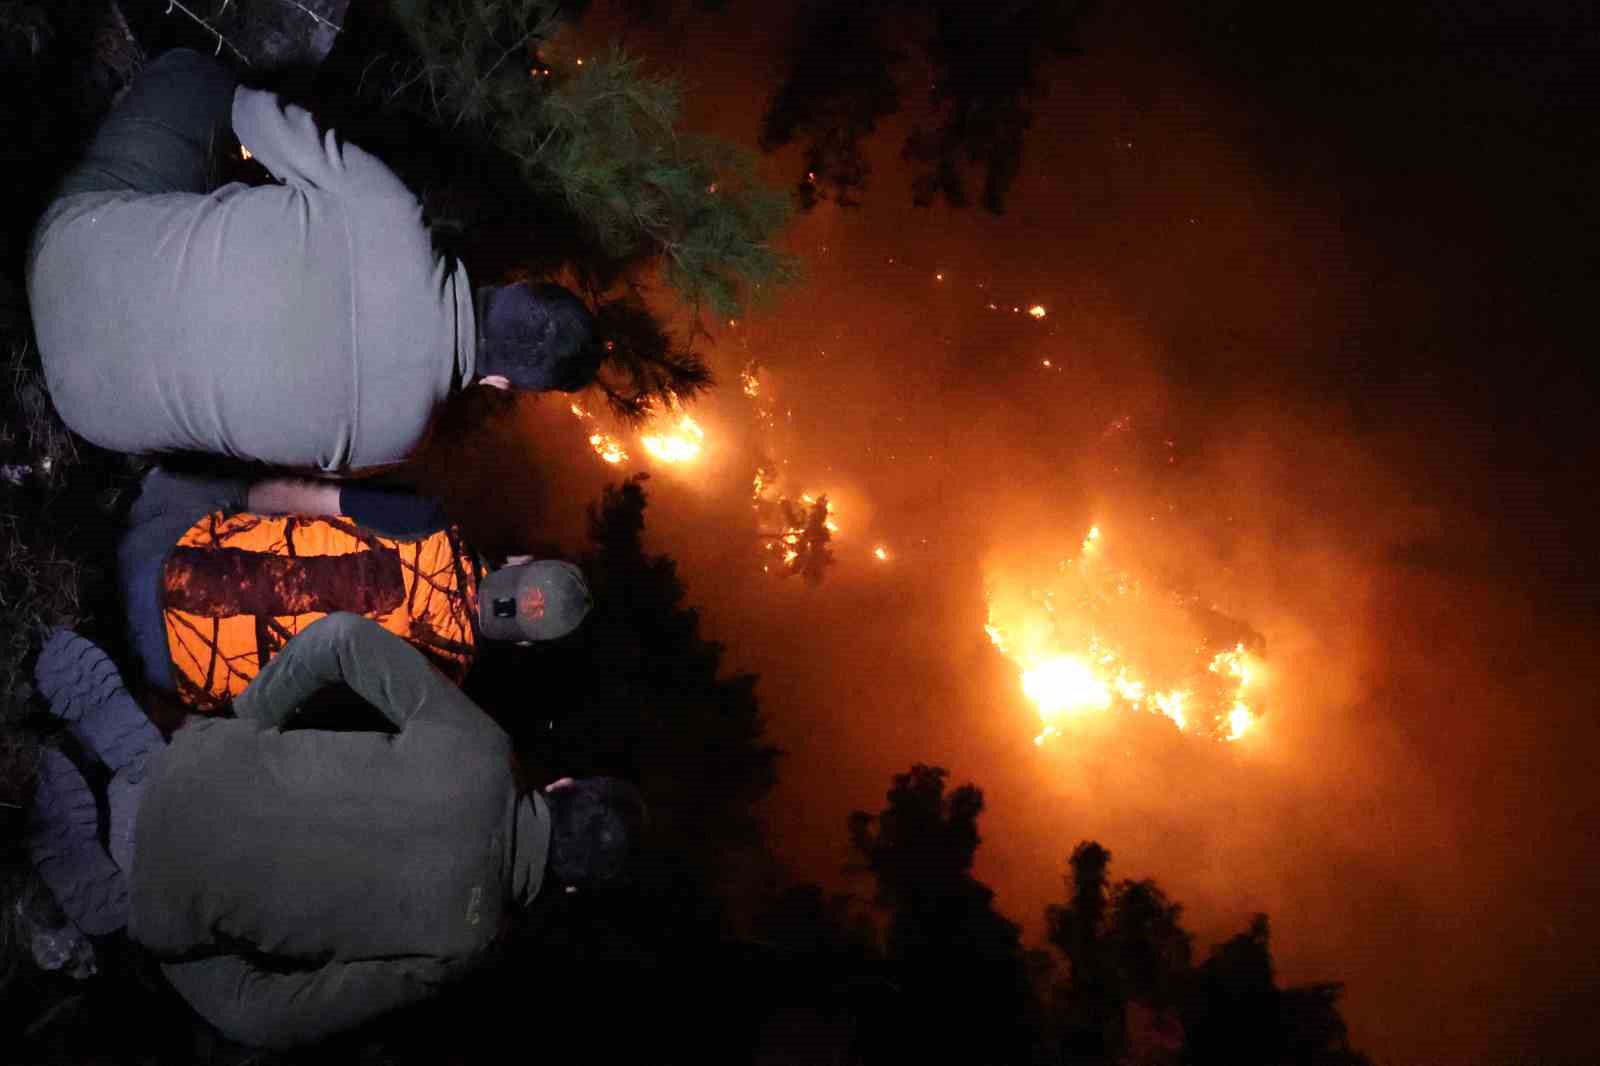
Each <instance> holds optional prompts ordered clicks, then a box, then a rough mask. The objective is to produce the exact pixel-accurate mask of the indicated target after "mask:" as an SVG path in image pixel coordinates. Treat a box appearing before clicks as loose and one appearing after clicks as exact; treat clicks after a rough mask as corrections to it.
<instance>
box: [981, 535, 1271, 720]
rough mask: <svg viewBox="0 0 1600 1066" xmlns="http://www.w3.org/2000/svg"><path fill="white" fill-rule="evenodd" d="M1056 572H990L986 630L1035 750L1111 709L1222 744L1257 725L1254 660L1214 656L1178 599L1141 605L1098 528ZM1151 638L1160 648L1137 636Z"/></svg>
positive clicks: (1228, 649) (1238, 654)
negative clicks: (1006, 662) (1031, 722)
mask: <svg viewBox="0 0 1600 1066" xmlns="http://www.w3.org/2000/svg"><path fill="white" fill-rule="evenodd" d="M1055 569H1056V572H1055V573H1054V574H1053V575H1051V576H1050V577H1049V578H1048V579H1047V580H1044V581H1040V582H1037V583H1029V582H1027V581H1026V580H1025V579H1023V578H1022V576H1021V575H1019V574H1010V573H1003V574H1000V575H994V576H993V579H992V580H991V582H990V587H989V619H988V624H987V625H986V626H985V627H984V629H985V631H986V632H987V633H988V634H989V639H990V640H991V641H993V643H994V645H995V647H997V648H999V649H1000V651H1001V652H1002V653H1003V654H1004V655H1005V656H1006V657H1007V658H1008V659H1010V660H1011V661H1012V662H1014V663H1015V664H1016V665H1017V666H1018V667H1019V668H1020V669H1021V671H1022V678H1021V685H1022V692H1023V694H1024V695H1025V696H1027V698H1028V700H1029V702H1031V703H1032V704H1033V705H1034V708H1035V710H1036V711H1037V712H1038V714H1039V719H1040V722H1041V725H1042V728H1041V730H1040V732H1039V734H1038V736H1037V737H1035V738H1034V742H1035V743H1037V744H1043V743H1044V742H1045V741H1046V740H1047V739H1049V738H1050V737H1052V736H1057V735H1060V734H1061V733H1063V732H1064V731H1065V730H1066V729H1068V728H1070V726H1071V724H1072V723H1073V721H1074V720H1076V719H1079V718H1081V717H1082V716H1084V715H1092V714H1102V713H1106V712H1109V711H1113V710H1129V711H1143V712H1146V713H1149V714H1155V715H1160V716H1161V717H1163V718H1166V719H1167V720H1168V721H1170V722H1171V723H1172V724H1173V726H1175V727H1176V728H1177V729H1178V730H1179V731H1181V732H1185V733H1190V734H1193V735H1196V736H1204V737H1209V738H1212V739H1216V740H1225V741H1233V740H1238V739H1239V738H1240V737H1242V736H1244V735H1245V734H1246V733H1247V732H1249V731H1250V729H1251V728H1252V727H1253V726H1254V725H1255V724H1256V719H1257V714H1258V708H1257V706H1256V703H1257V701H1258V695H1257V693H1256V692H1255V688H1256V687H1257V686H1258V684H1259V680H1260V673H1261V670H1260V663H1259V659H1258V658H1257V657H1256V656H1254V655H1252V654H1251V653H1250V652H1249V651H1247V650H1246V647H1245V644H1244V643H1243V642H1234V643H1233V644H1231V646H1230V645H1222V646H1221V647H1220V650H1219V646H1218V645H1217V644H1216V643H1214V642H1212V641H1211V640H1209V639H1208V637H1207V634H1205V633H1204V632H1203V631H1202V630H1203V627H1202V626H1200V625H1199V624H1198V623H1197V622H1195V620H1194V617H1193V615H1194V612H1192V611H1187V610H1186V609H1185V608H1184V607H1183V606H1182V605H1181V604H1180V603H1179V602H1178V600H1177V598H1176V597H1173V596H1170V595H1169V596H1151V597H1148V598H1147V597H1146V596H1145V595H1144V594H1143V589H1142V587H1141V584H1140V582H1139V581H1138V580H1136V579H1135V578H1133V577H1132V576H1131V575H1130V574H1128V573H1126V572H1124V571H1122V570H1119V569H1116V568H1114V567H1112V566H1111V565H1110V564H1109V563H1107V562H1106V560H1105V559H1104V546H1103V543H1102V537H1101V531H1100V529H1099V528H1098V527H1096V528H1094V529H1091V530H1090V531H1089V534H1088V535H1087V536H1086V537H1085V538H1084V540H1083V543H1082V546H1081V548H1080V549H1079V552H1078V555H1077V557H1076V558H1074V559H1067V560H1062V561H1061V562H1060V564H1059V565H1058V566H1057V567H1056V568H1055ZM1207 613H1208V614H1210V615H1211V616H1212V617H1220V616H1218V615H1216V614H1215V612H1207ZM1152 633H1159V634H1161V635H1162V636H1163V637H1165V638H1167V639H1166V641H1165V643H1166V646H1165V647H1160V646H1158V645H1159V644H1160V643H1161V641H1158V640H1154V639H1140V638H1141V635H1144V636H1145V637H1146V638H1148V635H1149V634H1152ZM1174 642H1176V647H1174ZM1141 653H1142V654H1141Z"/></svg>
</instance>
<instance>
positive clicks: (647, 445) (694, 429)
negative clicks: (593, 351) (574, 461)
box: [569, 404, 706, 466]
mask: <svg viewBox="0 0 1600 1066" xmlns="http://www.w3.org/2000/svg"><path fill="white" fill-rule="evenodd" d="M569 410H571V411H572V414H573V417H575V418H577V419H578V420H579V421H580V422H582V423H583V424H584V425H585V427H587V428H588V430H589V447H590V449H591V450H593V452H594V453H595V455H597V456H599V457H600V459H601V460H602V461H604V462H606V463H609V464H611V465H612V466H618V465H620V464H622V463H626V462H628V461H629V458H630V456H629V454H628V449H627V446H626V445H624V444H623V443H622V441H621V440H619V439H618V438H617V437H616V436H614V435H613V434H610V433H607V432H606V431H605V430H603V429H601V428H600V426H599V420H598V419H597V418H596V417H595V416H594V415H593V414H591V413H590V412H589V411H588V410H586V409H585V408H584V407H583V406H582V405H580V404H572V405H571V406H570V408H569ZM705 440H706V431H705V429H704V428H703V427H702V426H701V425H700V423H698V422H696V421H695V420H694V419H693V418H691V417H690V416H688V415H686V414H683V413H681V412H674V413H673V416H668V417H658V418H656V419H654V420H653V421H652V422H651V423H650V424H649V425H647V426H646V427H645V429H644V431H643V432H641V433H640V435H639V444H640V446H641V447H642V448H643V449H644V451H645V453H646V454H648V455H649V456H650V457H651V458H652V459H654V460H656V461H657V462H660V463H666V464H667V465H669V466H682V465H687V464H690V463H693V462H694V461H695V460H697V459H699V458H700V456H701V454H702V453H703V452H704V451H705Z"/></svg>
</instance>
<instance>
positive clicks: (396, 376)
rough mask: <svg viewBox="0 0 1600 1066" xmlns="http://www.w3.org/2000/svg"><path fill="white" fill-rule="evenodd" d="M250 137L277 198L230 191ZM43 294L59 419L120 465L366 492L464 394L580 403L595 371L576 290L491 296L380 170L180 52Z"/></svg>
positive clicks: (44, 261)
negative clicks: (200, 458) (557, 394)
mask: <svg viewBox="0 0 1600 1066" xmlns="http://www.w3.org/2000/svg"><path fill="white" fill-rule="evenodd" d="M235 135H237V137H238V139H239V141H240V143H242V144H243V145H244V147H245V148H246V149H248V151H249V152H250V153H251V154H252V155H253V156H254V158H255V159H257V160H259V161H260V162H261V163H262V164H263V165H264V166H265V167H266V168H267V169H268V170H269V171H271V173H272V174H273V175H274V176H275V177H276V178H277V179H278V181H277V183H275V184H267V185H261V186H254V187H253V186H249V185H245V184H241V183H231V184H228V185H224V186H222V187H221V188H217V187H216V179H215V171H216V161H217V158H218V155H217V153H218V152H219V151H220V150H222V148H223V147H224V146H226V145H228V144H231V143H232V139H233V137H234V136H235ZM27 281H28V295H29V301H30V305H31V307H32V312H33V321H34V327H35V332H36V334H37V337H38V342H39V351H40V355H41V358H42V360H43V363H44V372H45V379H46V381H47V383H48V385H49V387H50V392H51V396H52V398H53V399H54V400H55V404H56V407H57V408H58V410H59V411H60V412H61V416H62V418H63V419H64V420H65V421H66V423H67V425H68V426H70V427H71V428H72V429H73V430H74V431H75V432H77V433H78V434H80V435H82V436H83V437H86V438H87V439H89V440H90V441H92V442H94V443H95V444H98V445H100V446H102V447H105V448H110V449H112V450H115V451H122V452H132V453H150V452H167V451H195V452H207V453H212V454H217V455H224V456H228V457H232V458H235V459H241V460H255V461H259V462H263V463H267V464H270V465H273V466H279V467H287V468H292V469H298V470H304V471H315V472H320V473H322V474H328V475H346V474H355V473H361V472H370V471H373V470H376V469H381V468H384V467H390V466H395V465H398V464H400V463H403V462H404V461H405V460H406V459H407V457H409V456H410V455H412V454H413V453H414V452H415V451H416V450H417V448H418V447H419V446H420V445H421V444H422V442H423V441H424V439H425V438H426V436H427V434H428V431H429V427H430V425H431V423H432V422H433V420H434V417H435V415H436V413H437V412H438V410H439V407H440V405H441V404H442V403H443V402H444V401H445V400H447V399H448V398H449V397H450V396H451V395H452V394H454V393H456V392H458V391H460V390H461V389H464V388H467V387H469V386H472V385H474V384H484V385H492V386H496V387H499V388H518V389H530V390H543V389H561V390H565V391H574V390H576V389H579V388H582V387H584V386H585V385H587V384H589V383H590V382H591V381H592V380H593V379H594V376H595V373H596V372H597V370H598V368H599V362H600V351H601V349H600V346H599V345H598V344H596V343H595V341H594V337H593V322H592V319H591V317H590V315H589V312H588V311H587V309H586V308H585V307H584V306H583V304H582V302H581V301H579V300H578V298H577V297H576V296H574V295H573V294H572V293H571V292H568V291H567V290H566V289H563V288H561V287H560V286H557V285H550V284H545V285H538V286H534V285H529V284H525V283H516V284H511V285H503V286H487V287H483V288H479V289H477V290H474V289H473V287H472V285H471V284H470V282H469V280H468V278H467V274H466V271H465V269H464V268H463V267H462V266H461V265H459V264H455V263H452V262H450V261H449V260H447V259H446V258H445V257H443V256H441V255H440V254H438V253H437V252H435V250H434V248H433V245H432V242H431V240H430V238H429V234H428V231H427V229H426V227H425V225H424V223H423V219H422V205H421V203H420V202H419V200H418V199H417V197H416V195H415V194H414V193H412V191H411V190H410V189H408V188H407V187H406V186H405V184H404V183H402V182H401V180H400V179H399V178H398V177H396V176H395V174H394V173H393V172H392V171H391V170H390V169H389V168H388V167H387V166H385V165H384V164H383V163H382V162H381V161H379V160H378V159H376V158H375V157H373V156H372V155H370V154H368V153H367V152H364V151H362V150H361V149H360V148H357V147H355V146H354V145H351V144H348V143H344V142H342V141H340V140H339V138H338V137H337V136H336V135H335V134H334V133H332V132H331V131H324V130H321V129H319V128H318V126H317V124H316V123H315V122H314V121H313V119H312V117H311V115H309V114H308V113H307V112H305V111H304V110H302V109H300V108H298V107H294V106H290V105H286V104H285V103H284V102H283V101H281V100H280V99H279V98H278V97H277V96H276V95H274V94H273V93H270V92H262V91H258V90H254V89H250V88H245V87H242V86H237V85H236V81H235V76H234V74H233V73H232V72H231V71H230V70H228V69H227V68H226V67H224V66H223V65H222V64H220V63H219V62H217V61H216V60H215V59H212V58H211V57H209V56H204V55H201V54H199V53H197V52H193V51H188V50H182V49H177V50H173V51H170V52H167V53H165V54H164V55H162V56H161V57H160V58H158V59H156V60H155V61H153V62H152V63H150V64H149V65H148V66H147V67H146V68H145V70H144V71H143V73H142V74H141V75H140V76H139V78H138V80H137V81H135V82H134V84H133V85H132V86H131V88H130V90H129V92H128V94H127V96H126V97H125V98H124V99H123V100H122V101H121V102H120V103H118V104H117V106H116V107H115V108H114V109H113V110H112V112H111V114H110V115H109V116H108V117H107V118H106V120H105V122H104V124H103V125H102V126H101V128H100V130H99V131H98V133H97V134H96V135H95V137H94V139H93V141H92V143H91V144H90V146H89V148H88V151H87V154H86V156H85V158H84V160H83V161H82V163H81V164H80V165H79V166H78V167H77V168H76V169H75V170H74V171H72V172H71V173H70V174H69V175H68V176H67V178H66V179H65V181H64V182H63V184H62V186H61V188H60V190H59V191H58V194H57V196H56V198H55V200H54V202H53V203H52V204H51V205H50V207H49V208H48V209H47V211H46V212H45V214H44V216H43V217H42V218H41V220H40V222H39V224H38V225H37V226H36V228H35V230H34V236H33V240H32V244H31V247H30V249H29V255H28V263H27Z"/></svg>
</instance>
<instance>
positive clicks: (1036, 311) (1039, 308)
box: [1028, 304, 1050, 318]
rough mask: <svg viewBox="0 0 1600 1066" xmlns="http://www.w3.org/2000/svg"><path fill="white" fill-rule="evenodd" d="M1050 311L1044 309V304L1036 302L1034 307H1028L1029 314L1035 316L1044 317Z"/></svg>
mask: <svg viewBox="0 0 1600 1066" xmlns="http://www.w3.org/2000/svg"><path fill="white" fill-rule="evenodd" d="M1049 313H1050V312H1048V311H1046V310H1045V309H1044V304H1034V305H1033V306H1032V307H1030V308H1028V314H1030V315H1032V316H1033V317H1034V318H1043V317H1044V316H1045V315H1047V314H1049Z"/></svg>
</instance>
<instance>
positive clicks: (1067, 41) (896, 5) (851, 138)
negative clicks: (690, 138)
mask: <svg viewBox="0 0 1600 1066" xmlns="http://www.w3.org/2000/svg"><path fill="white" fill-rule="evenodd" d="M1088 7H1089V4H1088V3H1087V2H1085V0H1027V2H1024V3H1013V4H1005V5H999V6H996V5H993V4H973V3H970V2H967V0H933V2H923V0H814V2H811V3H806V4H803V5H802V7H801V11H800V14H799V17H798V19H797V21H796V23H795V27H794V30H793V35H792V37H791V43H790V51H789V56H788V61H789V62H788V70H787V72H786V76H785V79H784V81H783V83H782V84H781V85H780V86H779V87H778V89H777V91H776V92H775V93H774V94H773V97H772V102H771V105H770V106H769V107H768V110H767V114H766V118H765V120H764V123H763V127H762V138H761V143H762V147H763V148H766V149H768V150H769V151H770V150H773V149H777V148H781V147H783V146H784V145H787V144H791V143H795V142H798V143H799V144H801V145H802V146H803V149H804V164H803V166H804V171H803V173H804V177H803V178H802V179H801V181H800V184H799V195H800V199H801V202H802V203H803V204H805V205H806V206H807V207H809V206H811V205H813V204H815V203H816V202H818V201H819V200H824V199H831V200H834V201H835V202H837V203H839V204H842V205H845V206H852V205H854V204H857V203H859V197H860V194H861V193H862V192H863V191H864V190H865V189H866V186H867V183H868V179H869V177H870V174H871V168H870V166H869V165H868V163H867V161H866V157H865V152H864V147H863V143H864V142H865V141H867V140H868V139H869V138H870V137H871V136H872V135H873V133H874V132H875V131H876V129H877V125H878V123H879V122H880V121H882V120H883V119H885V118H887V117H888V116H890V115H893V114H896V113H897V112H899V111H900V110H901V109H902V106H903V105H904V104H905V103H906V102H907V101H908V100H910V99H914V98H913V97H911V96H910V94H908V93H906V92H904V91H903V90H902V88H901V83H902V82H903V81H904V82H907V83H910V82H912V81H913V80H915V81H917V82H920V81H921V80H922V78H923V75H924V74H931V82H932V84H931V87H930V88H929V90H928V96H927V110H926V112H925V113H924V114H922V115H919V116H918V118H919V121H918V122H917V124H916V125H915V126H914V127H913V129H912V131H911V133H910V135H909V136H908V137H907V138H906V141H905V144H904V147H903V149H902V155H903V156H904V158H905V159H906V160H907V161H909V162H911V163H913V164H914V165H915V166H916V168H917V172H916V176H915V178H914V180H913V184H912V194H913V198H914V199H915V201H916V202H917V203H918V204H931V203H933V202H934V201H935V200H941V199H942V200H944V201H945V202H946V203H949V204H951V205H953V206H957V207H959V206H963V205H965V204H967V203H968V202H969V201H970V200H971V199H972V192H971V188H970V186H971V183H972V179H971V177H970V176H969V172H970V171H972V170H977V171H978V172H979V173H980V174H981V188H980V192H979V194H978V198H979V199H980V200H981V202H982V203H983V206H984V207H985V208H987V209H988V210H990V211H992V212H994V213H996V214H999V213H1000V212H1002V211H1003V210H1004V209H1005V201H1006V195H1007V193H1008V192H1009V191H1010V188H1011V184H1012V182H1013V181H1014V180H1015V179H1016V176H1017V171H1018V168H1019V166H1020V164H1021V159H1022V146H1023V141H1024V138H1025V136H1026V134H1027V132H1028V129H1029V128H1030V127H1031V126H1032V124H1033V111H1032V103H1033V101H1034V100H1036V99H1037V98H1039V97H1040V96H1042V95H1043V94H1044V83H1043V80H1042V77H1041V75H1042V74H1043V72H1044V71H1045V69H1046V68H1047V67H1048V65H1049V64H1050V63H1052V62H1053V61H1055V60H1058V59H1061V58H1064V57H1067V56H1071V55H1074V54H1076V53H1077V52H1078V50H1079V49H1078V27H1079V24H1080V23H1081V21H1082V20H1083V18H1084V17H1085V14H1086V11H1087V9H1088ZM913 60H916V61H917V62H913ZM912 71H915V78H914V79H913V75H912V73H911V72H912Z"/></svg>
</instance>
